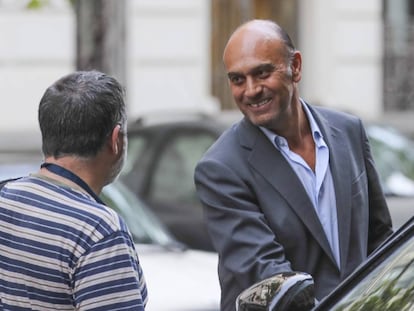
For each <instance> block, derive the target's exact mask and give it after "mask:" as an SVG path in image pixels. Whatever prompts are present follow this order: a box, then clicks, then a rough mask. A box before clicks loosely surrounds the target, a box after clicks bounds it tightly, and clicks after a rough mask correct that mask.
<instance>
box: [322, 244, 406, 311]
mask: <svg viewBox="0 0 414 311" xmlns="http://www.w3.org/2000/svg"><path fill="white" fill-rule="evenodd" d="M413 297H414V237H411V238H409V239H408V240H407V241H406V242H405V243H404V244H403V245H401V246H399V247H398V248H397V249H396V250H395V251H393V252H392V254H391V255H387V256H384V257H382V261H380V264H379V265H377V266H375V267H373V268H372V271H370V272H369V273H368V274H367V275H366V276H365V277H364V278H363V279H362V280H360V281H359V282H358V283H357V285H356V286H354V287H353V288H352V290H351V291H350V292H349V293H348V294H346V295H345V296H344V297H343V298H342V299H340V300H339V302H337V303H336V304H335V305H334V306H333V307H332V308H330V309H329V310H333V311H339V310H341V311H342V310H343V311H345V310H346V311H354V310H355V311H356V310H385V311H387V310H389V311H393V310H413V308H414V299H413Z"/></svg>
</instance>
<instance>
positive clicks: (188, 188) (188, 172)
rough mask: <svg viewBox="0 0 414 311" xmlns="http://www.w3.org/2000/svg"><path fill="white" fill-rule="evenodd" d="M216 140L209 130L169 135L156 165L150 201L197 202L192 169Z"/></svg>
mask: <svg viewBox="0 0 414 311" xmlns="http://www.w3.org/2000/svg"><path fill="white" fill-rule="evenodd" d="M215 139H216V138H215V137H213V136H212V135H211V134H208V133H180V134H177V135H174V136H172V138H171V139H170V140H169V142H168V144H167V145H166V146H165V148H164V149H163V151H162V152H161V154H160V159H159V162H158V166H157V167H156V168H155V171H154V176H153V180H152V183H151V186H150V191H149V197H150V200H151V201H153V202H169V201H174V202H179V203H183V204H192V205H194V204H198V200H197V197H196V193H195V187H194V178H193V175H194V168H195V166H196V163H197V161H198V160H199V159H201V157H202V155H203V154H204V153H205V151H206V150H207V149H208V147H209V146H210V145H211V144H212V143H213V142H214V141H215Z"/></svg>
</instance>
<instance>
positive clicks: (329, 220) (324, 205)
mask: <svg viewBox="0 0 414 311" xmlns="http://www.w3.org/2000/svg"><path fill="white" fill-rule="evenodd" d="M302 106H303V109H304V111H305V113H306V115H307V117H308V120H309V124H310V127H311V131H312V136H313V140H314V142H315V152H316V165H315V172H313V170H312V169H311V168H310V167H309V165H308V164H307V163H306V162H305V161H304V160H303V158H302V157H301V156H299V155H298V154H297V153H295V152H293V151H291V150H290V149H289V145H288V143H287V140H286V139H285V138H284V137H282V136H279V135H276V134H275V133H273V132H271V131H270V130H268V129H266V128H263V127H261V130H262V131H263V132H264V133H265V135H266V136H267V137H268V138H269V139H270V141H271V142H272V144H273V145H274V146H275V147H276V148H277V149H278V150H279V151H280V152H281V154H282V155H283V156H284V157H285V159H286V160H287V161H288V163H289V164H290V166H291V167H292V168H293V170H294V171H295V172H296V174H297V176H298V177H299V179H300V180H301V182H302V184H303V186H304V188H305V189H306V192H307V193H308V195H309V198H310V200H311V201H312V203H313V206H314V208H315V210H316V213H317V215H318V217H319V220H320V222H321V224H322V227H323V229H324V231H325V234H326V237H327V239H328V241H329V244H330V246H331V249H332V252H333V255H334V257H335V260H336V263H337V264H338V267H340V255H339V238H338V218H337V214H336V197H335V189H334V184H333V179H332V174H331V170H330V168H329V149H328V146H327V145H326V143H325V141H324V139H323V136H322V133H321V131H320V129H319V126H318V124H317V123H316V122H315V119H314V118H313V116H312V114H311V113H310V111H309V109H308V107H307V106H306V105H305V104H304V103H303V102H302Z"/></svg>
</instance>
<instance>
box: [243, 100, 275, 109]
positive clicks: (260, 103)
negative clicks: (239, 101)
mask: <svg viewBox="0 0 414 311" xmlns="http://www.w3.org/2000/svg"><path fill="white" fill-rule="evenodd" d="M271 100H272V99H271V98H265V99H262V100H261V101H259V102H255V103H249V104H248V105H249V106H251V107H253V108H259V107H261V106H263V105H266V104H268V103H269V102H270V101H271Z"/></svg>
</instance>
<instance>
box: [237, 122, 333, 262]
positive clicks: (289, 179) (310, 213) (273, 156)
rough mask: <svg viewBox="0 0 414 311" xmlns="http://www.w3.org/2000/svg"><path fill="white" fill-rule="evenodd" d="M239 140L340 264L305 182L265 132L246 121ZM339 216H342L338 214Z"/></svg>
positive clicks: (251, 159)
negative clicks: (303, 183)
mask: <svg viewBox="0 0 414 311" xmlns="http://www.w3.org/2000/svg"><path fill="white" fill-rule="evenodd" d="M239 134H240V136H239V140H240V142H241V144H242V145H243V146H244V147H246V148H248V149H250V150H251V153H250V156H249V159H248V161H249V163H250V165H251V166H252V167H253V168H254V169H255V170H256V171H258V172H259V173H260V174H261V175H262V176H263V177H264V178H265V179H266V180H267V181H268V182H269V183H270V184H271V185H272V186H273V188H274V189H275V191H277V192H278V193H279V194H280V195H281V196H283V197H284V199H285V200H286V201H287V202H288V204H289V205H290V206H291V208H292V209H293V210H294V211H295V212H296V214H297V216H298V217H299V218H300V219H301V220H302V222H303V224H304V225H305V226H306V227H307V228H308V230H309V231H310V232H311V234H312V235H313V236H314V238H315V239H316V241H318V243H319V245H320V246H321V247H322V249H323V250H324V251H325V253H326V254H327V255H328V257H329V258H330V259H331V261H332V262H333V263H334V264H335V265H336V263H335V262H336V261H335V259H334V257H333V254H332V251H331V248H330V246H329V242H328V240H327V238H326V235H325V232H324V230H323V228H322V225H321V223H320V221H319V218H318V216H317V215H316V211H315V209H314V207H313V205H312V202H311V201H310V199H309V197H308V194H307V192H306V190H305V188H304V187H303V185H302V182H301V181H300V180H299V178H298V177H297V175H296V173H295V172H294V171H293V170H292V168H291V167H290V165H289V163H288V162H287V161H286V160H285V158H284V157H283V156H282V155H281V154H280V152H279V151H278V150H277V149H275V147H274V146H273V145H272V144H271V142H270V141H269V140H268V138H267V137H266V136H265V135H264V134H263V132H262V131H261V130H260V129H259V128H257V127H256V126H254V125H253V124H251V123H250V122H249V121H247V120H246V119H244V120H243V121H242V122H241V124H240V130H239ZM338 217H339V215H338Z"/></svg>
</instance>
